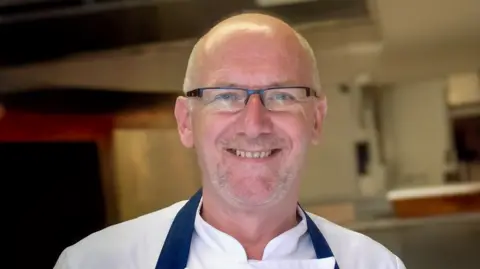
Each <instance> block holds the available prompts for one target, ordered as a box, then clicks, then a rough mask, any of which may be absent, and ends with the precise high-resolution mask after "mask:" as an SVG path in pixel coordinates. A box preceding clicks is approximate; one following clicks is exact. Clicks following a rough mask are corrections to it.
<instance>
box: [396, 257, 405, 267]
mask: <svg viewBox="0 0 480 269" xmlns="http://www.w3.org/2000/svg"><path fill="white" fill-rule="evenodd" d="M396 259H397V269H407V268H406V267H405V264H403V262H402V260H400V259H399V258H398V257H396Z"/></svg>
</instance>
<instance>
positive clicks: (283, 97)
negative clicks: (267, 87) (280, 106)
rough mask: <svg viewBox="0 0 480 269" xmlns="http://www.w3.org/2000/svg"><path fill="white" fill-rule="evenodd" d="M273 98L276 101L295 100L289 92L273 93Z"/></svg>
mask: <svg viewBox="0 0 480 269" xmlns="http://www.w3.org/2000/svg"><path fill="white" fill-rule="evenodd" d="M272 99H273V100H277V101H292V100H296V98H295V97H293V96H292V95H291V94H288V93H275V94H273V95H272Z"/></svg>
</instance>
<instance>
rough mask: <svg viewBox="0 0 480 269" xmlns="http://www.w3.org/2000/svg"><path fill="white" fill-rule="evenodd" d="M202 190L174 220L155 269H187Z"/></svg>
mask: <svg viewBox="0 0 480 269" xmlns="http://www.w3.org/2000/svg"><path fill="white" fill-rule="evenodd" d="M201 198H202V190H201V189H200V190H199V191H197V193H195V195H194V196H192V198H190V200H189V201H188V202H187V203H186V204H185V205H184V206H183V208H182V209H180V211H179V212H178V213H177V216H176V217H175V219H174V220H173V223H172V226H171V227H170V230H169V232H168V235H167V238H166V239H165V243H164V244H163V247H162V251H161V252H160V256H159V257H158V260H157V265H156V266H155V269H185V268H186V267H187V263H188V255H189V254H190V245H191V243H192V236H193V232H194V229H195V228H194V227H195V217H196V215H197V209H198V206H199V205H200V200H201Z"/></svg>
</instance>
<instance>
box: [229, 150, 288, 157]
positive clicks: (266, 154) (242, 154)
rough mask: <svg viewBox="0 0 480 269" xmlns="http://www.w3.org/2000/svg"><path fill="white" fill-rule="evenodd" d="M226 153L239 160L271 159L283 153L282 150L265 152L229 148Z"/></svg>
mask: <svg viewBox="0 0 480 269" xmlns="http://www.w3.org/2000/svg"><path fill="white" fill-rule="evenodd" d="M226 151H227V152H228V153H231V154H232V155H235V156H237V157H239V158H246V159H265V158H271V157H273V156H275V155H277V154H278V153H279V152H280V151H281V149H271V150H264V151H246V150H240V149H233V148H227V149H226Z"/></svg>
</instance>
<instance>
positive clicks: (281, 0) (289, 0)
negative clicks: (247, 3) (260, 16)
mask: <svg viewBox="0 0 480 269" xmlns="http://www.w3.org/2000/svg"><path fill="white" fill-rule="evenodd" d="M316 1H317V0H255V3H256V4H257V5H258V6H261V7H276V6H285V5H293V4H300V3H306V2H316Z"/></svg>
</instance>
